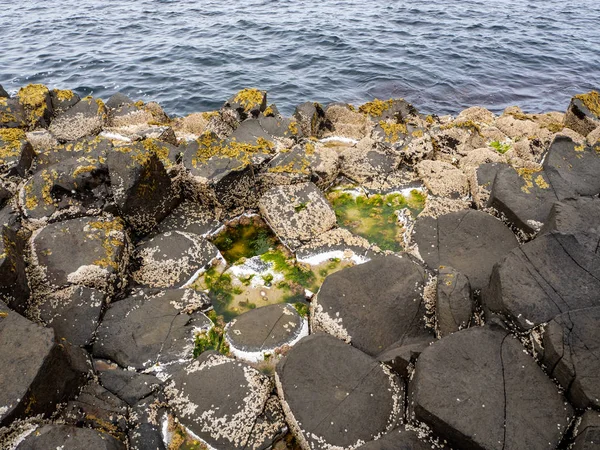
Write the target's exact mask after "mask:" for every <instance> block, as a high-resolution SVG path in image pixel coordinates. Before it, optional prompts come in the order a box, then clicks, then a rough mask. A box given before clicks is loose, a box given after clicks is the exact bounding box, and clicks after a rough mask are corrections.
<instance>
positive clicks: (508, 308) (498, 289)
mask: <svg viewBox="0 0 600 450" xmlns="http://www.w3.org/2000/svg"><path fill="white" fill-rule="evenodd" d="M599 291H600V256H599V255H598V254H596V253H595V252H593V251H590V250H588V249H586V248H585V247H583V246H582V245H581V244H580V243H579V242H578V241H577V239H576V237H575V236H573V235H567V234H556V233H551V234H544V235H542V236H539V237H537V238H536V239H534V240H533V241H531V242H528V243H527V244H525V245H523V246H521V247H519V248H516V249H514V250H513V251H511V252H510V253H509V254H508V255H507V257H506V258H505V259H504V260H503V261H502V262H500V263H498V264H497V265H496V266H495V267H494V270H493V272H492V276H491V278H490V284H489V287H488V289H487V290H486V291H485V292H484V295H483V301H484V307H485V308H486V309H487V310H488V311H491V312H494V313H499V314H501V315H503V316H504V317H506V318H508V319H509V320H511V321H512V322H514V323H515V324H516V325H517V326H518V327H519V328H521V329H523V330H528V329H530V328H533V327H535V326H536V325H539V324H542V323H544V322H549V321H550V320H552V319H553V318H554V317H555V316H557V315H558V314H561V313H564V312H568V311H573V310H575V309H582V308H590V307H593V306H600V296H599V295H598V292H599Z"/></svg>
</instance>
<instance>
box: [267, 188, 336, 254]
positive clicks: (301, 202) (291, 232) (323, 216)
mask: <svg viewBox="0 0 600 450" xmlns="http://www.w3.org/2000/svg"><path fill="white" fill-rule="evenodd" d="M258 206H259V210H260V213H261V215H262V216H263V218H264V219H265V221H266V222H267V223H268V224H269V226H270V227H271V229H272V230H273V232H274V233H275V234H276V235H277V237H278V238H279V239H280V240H281V241H282V242H284V243H285V244H286V245H287V246H288V247H290V248H292V249H295V248H298V247H299V246H300V245H302V244H303V243H306V242H308V241H310V240H311V239H313V238H315V237H316V236H318V235H320V234H322V233H324V232H326V231H328V230H330V229H331V228H333V227H334V226H335V224H336V217H335V212H334V211H333V208H332V207H331V205H330V204H329V203H328V202H327V199H326V198H325V197H324V196H323V194H322V193H321V191H320V190H319V189H318V188H317V186H315V185H314V184H313V183H301V184H294V185H289V186H275V187H273V188H271V189H269V190H268V191H267V192H265V193H264V195H263V196H262V197H261V199H260V201H259V205H258Z"/></svg>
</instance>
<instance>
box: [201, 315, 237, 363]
mask: <svg viewBox="0 0 600 450" xmlns="http://www.w3.org/2000/svg"><path fill="white" fill-rule="evenodd" d="M208 317H209V318H210V319H211V320H212V321H213V324H214V325H213V327H212V328H210V329H209V330H203V331H201V332H199V333H197V334H196V336H195V338H194V358H197V357H198V356H200V355H201V354H202V353H204V352H205V351H208V350H214V351H217V352H219V353H221V354H223V355H228V354H229V344H227V340H226V339H225V322H224V320H223V317H222V316H218V315H217V314H216V313H215V312H214V311H210V312H209V313H208Z"/></svg>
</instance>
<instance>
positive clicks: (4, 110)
mask: <svg viewBox="0 0 600 450" xmlns="http://www.w3.org/2000/svg"><path fill="white" fill-rule="evenodd" d="M26 125H27V116H26V115H25V109H24V108H23V106H22V105H21V104H20V103H19V100H17V99H16V98H0V128H20V127H25V126H26Z"/></svg>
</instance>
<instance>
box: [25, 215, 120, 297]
mask: <svg viewBox="0 0 600 450" xmlns="http://www.w3.org/2000/svg"><path fill="white" fill-rule="evenodd" d="M127 263H128V237H127V234H126V231H125V228H124V226H123V222H122V221H121V219H118V218H112V217H82V218H79V219H71V220H66V221H64V222H57V223H52V224H50V225H47V226H45V227H44V228H41V229H39V230H38V231H36V232H35V233H34V235H33V237H32V239H31V265H32V267H31V273H30V281H31V283H32V287H33V288H34V290H36V291H38V292H39V293H43V292H47V291H52V290H56V289H60V288H64V287H67V286H69V285H74V284H76V285H80V286H87V287H90V288H94V289H98V290H101V291H103V292H106V293H109V294H110V293H112V292H114V291H115V289H117V288H119V286H121V285H122V284H124V279H125V270H126V267H127Z"/></svg>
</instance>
